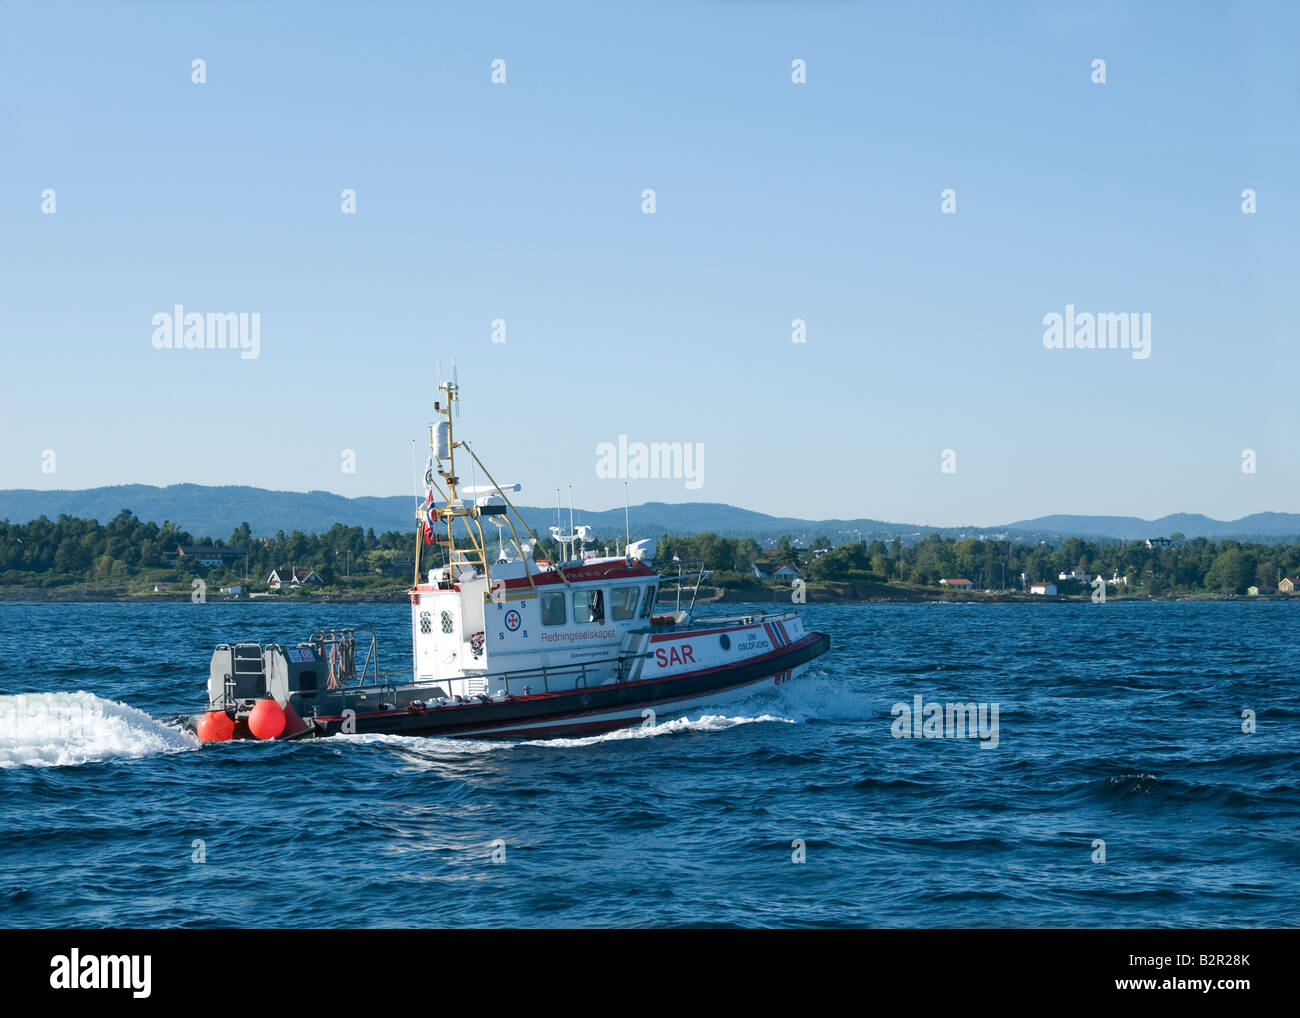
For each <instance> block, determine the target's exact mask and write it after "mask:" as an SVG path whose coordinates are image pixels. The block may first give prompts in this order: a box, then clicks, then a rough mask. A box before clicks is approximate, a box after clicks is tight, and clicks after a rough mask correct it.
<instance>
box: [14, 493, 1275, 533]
mask: <svg viewBox="0 0 1300 1018" xmlns="http://www.w3.org/2000/svg"><path fill="white" fill-rule="evenodd" d="M520 508H521V511H522V512H523V513H524V518H525V519H526V520H528V522H529V523H530V524H531V525H532V526H533V527H534V528H536V529H538V530H539V531H541V532H542V533H545V532H546V529H547V528H548V527H549V526H550V525H551V524H552V523H554V522H555V517H556V511H555V508H554V507H536V506H532V507H529V506H521V507H520ZM123 509H129V510H130V511H131V512H132V513H133V514H134V515H135V516H136V517H137V518H138V519H141V520H145V521H152V522H154V523H158V524H160V525H161V524H162V523H163V522H164V521H171V522H172V523H174V524H176V526H177V527H178V528H180V529H183V530H187V531H189V532H190V533H193V534H211V535H225V534H230V533H231V532H233V531H234V530H235V528H237V527H238V526H239V525H240V524H241V523H242V522H244V521H247V522H248V524H249V528H250V530H251V532H252V534H253V535H254V536H255V537H270V536H272V535H274V534H275V533H276V532H278V531H281V530H282V531H284V532H286V533H292V532H293V531H295V530H298V531H302V532H303V533H317V534H319V533H324V532H325V531H327V530H329V528H330V527H331V526H333V525H334V524H336V523H343V524H345V525H347V526H350V527H360V528H362V529H363V530H369V529H374V530H375V532H376V533H383V532H385V531H389V530H397V531H408V530H412V529H414V526H415V499H414V497H413V496H410V495H394V496H389V497H374V496H367V497H360V498H346V497H344V496H342V495H336V494H334V493H332V492H328V491H310V492H298V491H270V490H268V489H265V488H252V487H243V486H233V485H221V486H208V485H199V484H173V485H169V486H167V487H161V488H160V487H155V486H153V485H146V484H129V485H115V486H112V487H102V488H89V489H84V490H80V491H74V490H51V491H38V490H34V489H12V490H7V491H0V520H8V521H9V522H11V523H27V522H29V521H31V520H34V519H37V518H39V517H41V516H45V517H47V518H48V519H50V520H56V519H58V517H59V516H60V515H65V514H66V515H68V516H74V517H77V518H80V519H93V520H98V521H99V522H100V523H104V524H107V523H108V522H109V521H110V520H112V519H113V518H114V517H115V516H117V514H118V513H120V512H121V511H122V510H123ZM562 515H563V522H564V523H566V524H567V522H568V509H567V508H566V509H565V510H563V514H562ZM575 515H576V517H577V519H578V521H579V522H582V523H586V524H588V525H590V526H593V527H594V528H595V529H596V532H597V534H598V535H599V536H600V537H601V538H602V539H608V540H611V541H612V540H613V539H614V538H615V537H621V536H622V534H623V529H624V520H623V510H622V509H621V508H620V509H611V510H607V511H603V512H592V511H589V510H585V509H580V510H578V511H577V512H576V514H575ZM629 515H630V517H631V530H632V534H633V537H637V536H642V537H644V536H658V535H660V534H700V533H714V534H718V535H720V536H723V537H749V538H754V539H755V540H757V541H759V542H760V543H762V544H765V545H770V544H774V543H775V542H776V541H777V540H779V539H780V538H781V537H782V536H790V537H792V538H795V539H797V540H800V541H803V542H804V543H805V544H810V543H811V542H812V541H813V540H815V539H816V538H817V537H820V536H825V537H828V538H829V539H830V540H831V541H832V542H833V543H835V544H841V543H844V542H846V541H859V540H868V541H870V540H885V541H888V540H892V539H893V538H895V537H899V538H902V539H903V541H904V542H905V543H910V542H912V541H916V540H919V539H921V538H923V537H925V536H927V535H930V534H939V535H942V536H945V537H985V538H1009V539H1016V540H1045V541H1050V542H1059V541H1061V540H1063V539H1064V538H1066V537H1085V538H1090V539H1110V540H1142V539H1145V538H1148V537H1158V536H1168V535H1170V534H1174V533H1179V534H1182V535H1183V536H1185V537H1188V538H1195V537H1206V538H1210V539H1213V540H1222V539H1224V538H1234V539H1238V540H1250V539H1255V540H1268V541H1297V540H1300V515H1297V514H1294V513H1276V512H1273V513H1256V514H1254V515H1251V516H1246V517H1243V518H1241V519H1239V520H1231V521H1222V520H1215V519H1211V518H1210V517H1208V516H1202V515H1200V514H1187V513H1181V514H1177V515H1173V516H1165V517H1161V518H1160V519H1156V520H1143V519H1139V518H1137V517H1131V516H1072V515H1058V516H1043V517H1038V518H1036V519H1028V520H1020V521H1018V522H1015V523H1009V524H1005V525H1002V526H995V527H933V526H927V525H925V524H917V523H887V522H883V521H881V520H873V519H849V520H841V519H831V520H812V519H801V518H792V517H776V516H769V515H767V514H766V513H759V512H753V511H751V510H748V509H741V508H738V507H736V506H731V505H725V504H722V503H717V502H684V503H677V504H670V503H665V502H647V503H644V504H642V505H635V506H632V507H631V509H630V513H629Z"/></svg>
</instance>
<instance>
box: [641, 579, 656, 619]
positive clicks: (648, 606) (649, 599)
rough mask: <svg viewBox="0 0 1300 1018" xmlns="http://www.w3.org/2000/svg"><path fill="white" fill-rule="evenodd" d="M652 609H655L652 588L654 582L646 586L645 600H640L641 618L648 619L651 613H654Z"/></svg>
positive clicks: (653, 590)
mask: <svg viewBox="0 0 1300 1018" xmlns="http://www.w3.org/2000/svg"><path fill="white" fill-rule="evenodd" d="M654 610H655V588H654V584H651V585H650V586H648V587H646V589H645V600H644V601H643V602H641V617H642V618H643V619H648V618H649V617H650V616H651V615H653V614H654Z"/></svg>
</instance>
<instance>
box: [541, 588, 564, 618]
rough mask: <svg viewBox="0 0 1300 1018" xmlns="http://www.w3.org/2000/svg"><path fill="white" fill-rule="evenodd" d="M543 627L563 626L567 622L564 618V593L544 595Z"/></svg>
mask: <svg viewBox="0 0 1300 1018" xmlns="http://www.w3.org/2000/svg"><path fill="white" fill-rule="evenodd" d="M541 602H542V625H544V626H562V625H564V622H565V616H564V591H562V590H560V591H556V592H555V593H552V594H542V595H541Z"/></svg>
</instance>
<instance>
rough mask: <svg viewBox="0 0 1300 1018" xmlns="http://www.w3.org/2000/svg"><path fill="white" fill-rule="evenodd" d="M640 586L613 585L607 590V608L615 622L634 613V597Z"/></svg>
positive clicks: (637, 593)
mask: <svg viewBox="0 0 1300 1018" xmlns="http://www.w3.org/2000/svg"><path fill="white" fill-rule="evenodd" d="M640 593H641V588H640V587H615V588H614V589H613V590H611V591H610V592H609V610H610V611H611V612H612V613H613V616H614V621H615V622H623V621H625V620H626V619H630V618H631V617H632V616H633V615H635V614H636V599H637V596H638V595H639V594H640Z"/></svg>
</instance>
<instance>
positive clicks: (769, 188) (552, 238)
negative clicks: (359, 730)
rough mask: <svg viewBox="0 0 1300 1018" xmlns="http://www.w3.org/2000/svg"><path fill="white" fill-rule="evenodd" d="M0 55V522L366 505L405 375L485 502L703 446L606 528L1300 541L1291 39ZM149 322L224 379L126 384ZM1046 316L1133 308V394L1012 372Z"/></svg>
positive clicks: (1039, 351) (173, 32) (100, 37)
mask: <svg viewBox="0 0 1300 1018" xmlns="http://www.w3.org/2000/svg"><path fill="white" fill-rule="evenodd" d="M607 7H611V8H615V9H606V8H607ZM0 17H2V18H3V32H2V34H0V101H2V102H3V106H2V108H0V278H2V280H3V282H0V298H2V304H0V341H2V342H3V351H4V356H5V367H4V370H3V372H0V399H2V400H3V411H2V413H3V417H2V419H0V424H2V426H3V430H4V441H3V443H0V488H19V487H23V488H51V487H57V488H84V487H92V486H96V485H102V484H119V483H132V482H140V483H151V484H168V483H174V482H180V481H193V482H199V483H205V484H251V485H258V486H264V487H270V488H284V489H294V490H306V489H316V488H319V489H326V490H331V491H337V492H340V493H342V494H345V495H361V494H375V495H379V494H398V493H405V492H409V491H410V490H411V476H410V475H411V469H410V440H411V438H412V437H415V436H416V435H418V434H420V433H421V431H422V427H423V425H424V424H425V423H426V422H428V421H429V420H430V419H431V403H432V401H433V399H434V391H433V386H434V381H435V377H434V360H435V358H437V357H439V356H441V357H442V358H443V362H444V364H448V363H449V362H450V360H451V358H452V357H455V358H457V360H458V363H459V371H460V380H461V383H462V386H463V388H464V395H465V402H464V415H463V417H462V419H461V422H460V423H461V426H462V429H463V434H464V436H465V437H469V438H471V439H472V441H473V442H474V444H475V447H476V449H477V450H478V451H479V452H480V454H481V455H483V456H485V458H486V459H487V461H488V463H489V465H490V466H491V467H493V469H494V472H495V473H496V475H497V477H498V479H499V480H503V481H504V480H511V481H519V482H521V483H522V484H523V485H524V495H523V496H521V497H522V500H523V501H524V502H525V503H527V504H548V503H550V502H552V501H553V499H554V489H555V488H556V487H557V486H560V487H564V488H566V489H567V486H568V485H569V484H572V485H573V488H574V497H575V500H576V501H577V503H578V504H579V505H585V506H589V507H591V508H609V507H613V506H616V505H619V504H621V503H622V500H623V484H622V482H621V481H619V480H606V479H601V478H598V477H597V476H596V455H595V450H596V446H597V444H598V443H600V442H605V441H609V442H616V441H617V440H618V436H619V435H620V434H626V435H627V436H628V437H629V440H630V441H633V442H635V441H645V442H671V441H680V442H691V443H697V442H698V443H702V444H703V447H704V450H705V458H704V474H703V480H704V483H703V486H702V487H700V488H698V489H695V490H687V489H686V488H685V485H684V483H683V481H681V480H659V481H651V480H638V481H633V482H632V483H631V485H630V489H629V491H630V497H631V500H632V501H633V502H643V501H651V500H659V501H688V500H703V501H716V502H729V503H732V504H736V505H741V506H745V507H748V508H752V509H758V510H762V511H765V512H770V513H776V514H782V515H801V516H808V517H816V518H822V517H829V516H840V517H856V516H865V517H875V518H880V519H886V520H895V521H907V522H917V523H930V524H941V525H956V524H963V523H969V524H995V523H1000V522H1007V521H1010V520H1017V519H1022V518H1027V517H1032V516H1037V515H1042V514H1046V513H1053V512H1075V513H1113V514H1135V515H1141V516H1148V517H1153V516H1158V515H1161V514H1163V513H1168V512H1182V511H1187V512H1205V513H1208V514H1210V515H1212V516H1217V517H1220V518H1230V517H1236V516H1240V515H1243V514H1246V513H1249V512H1256V511H1263V510H1283V511H1295V510H1300V453H1298V452H1297V449H1296V439H1297V434H1300V429H1298V428H1297V399H1296V386H1295V382H1296V378H1297V374H1298V373H1297V367H1298V366H1300V328H1298V326H1297V310H1296V293H1297V279H1300V242H1298V241H1297V236H1298V231H1297V226H1298V225H1300V214H1298V213H1300V202H1298V199H1297V181H1298V180H1300V178H1298V177H1297V166H1300V160H1298V159H1297V156H1298V155H1300V143H1298V140H1297V139H1298V137H1300V133H1298V129H1300V114H1298V112H1297V109H1298V98H1300V84H1298V80H1300V75H1298V73H1297V65H1298V57H1297V51H1296V47H1295V40H1296V38H1297V28H1298V27H1300V17H1298V16H1297V14H1296V8H1295V6H1294V5H1291V4H1283V3H1278V4H1249V5H1241V6H1232V5H1227V4H1224V5H1221V6H1216V5H1203V4H1195V5H1185V4H1173V3H1169V4H1141V5H1130V4H1118V3H1116V4H976V5H971V4H951V5H925V4H901V3H890V4H876V3H773V2H763V3H736V2H722V3H716V2H715V3H704V2H700V3H667V4H655V5H599V4H582V5H578V4H571V5H563V4H561V5H552V4H533V3H493V4H463V5H433V4H403V5H391V6H384V5H374V4H367V5H364V6H363V5H360V4H357V5H355V6H350V5H337V6H331V5H324V4H274V5H271V4H220V5H217V4H194V3H184V4H181V3H177V4H170V3H134V4H118V5H113V6H103V5H99V4H89V3H85V4H57V3H51V4H38V3H30V4H29V3H6V4H4V5H3V6H2V7H0ZM199 58H201V59H203V60H204V61H206V76H207V81H206V83H204V84H194V83H192V81H191V73H192V72H191V62H192V61H193V60H195V59H199ZM796 58H798V59H802V60H804V61H806V65H807V83H806V84H798V85H796V84H794V83H792V81H791V62H792V61H793V60H795V59H796ZM1097 58H1101V59H1104V60H1105V61H1106V78H1107V81H1106V83H1105V84H1104V85H1103V84H1094V83H1093V81H1092V80H1091V79H1092V75H1093V70H1092V61H1093V60H1094V59H1097ZM496 59H502V60H504V61H505V62H506V78H507V80H506V83H505V84H493V83H492V81H491V64H492V61H493V60H496ZM47 188H51V189H54V191H55V194H56V202H57V204H56V209H57V211H56V212H55V214H53V215H47V214H43V213H42V211H41V193H42V191H43V190H45V189H47ZM344 188H353V189H355V191H356V196H357V198H356V201H357V212H356V214H355V215H344V214H343V213H342V212H341V211H340V205H341V202H342V199H341V197H340V192H341V191H342V190H343V189H344ZM644 188H654V189H655V192H656V203H657V210H656V212H655V214H653V215H646V214H643V212H642V211H641V192H642V189H644ZM945 188H952V189H954V190H955V191H956V196H957V198H956V201H957V212H956V214H953V215H945V214H942V213H941V211H940V202H941V197H940V193H941V191H942V190H943V189H945ZM1245 188H1253V189H1254V190H1255V192H1256V194H1257V208H1258V211H1257V212H1256V214H1254V215H1246V214H1243V212H1242V211H1241V202H1242V199H1241V192H1242V191H1243V189H1245ZM178 303H179V304H183V305H184V306H185V308H186V310H187V311H200V312H228V311H236V312H240V311H242V312H250V313H251V312H258V313H260V315H261V353H260V356H259V357H258V358H257V359H255V360H241V359H240V358H239V357H238V355H237V354H234V353H231V352H229V351H219V350H205V351H195V350H157V349H155V348H154V346H153V344H152V342H151V337H152V335H153V325H152V319H153V316H154V315H155V314H156V313H158V312H164V311H170V310H171V309H172V307H173V305H175V304H178ZM1066 304H1074V305H1075V306H1076V307H1077V308H1078V310H1080V311H1091V312H1147V313H1150V314H1151V316H1152V337H1151V339H1152V353H1151V357H1150V358H1149V359H1147V360H1134V359H1133V358H1132V357H1131V356H1130V355H1129V353H1128V352H1126V351H1119V350H1106V351H1098V350H1049V349H1045V348H1044V345H1043V341H1042V336H1043V331H1044V326H1043V317H1044V315H1046V314H1049V313H1051V312H1057V313H1063V312H1064V309H1065V305H1066ZM496 318H501V319H504V320H505V321H506V328H507V332H506V336H507V341H506V342H505V343H504V344H493V343H492V342H491V338H490V327H491V322H492V320H493V319H496ZM795 318H802V319H804V320H805V321H806V322H807V330H808V331H807V342H806V343H804V344H795V343H792V342H791V338H790V335H791V321H792V320H793V319H795ZM1246 448H1250V449H1254V450H1255V452H1256V454H1257V457H1258V472H1257V473H1255V474H1254V475H1248V474H1243V472H1242V470H1241V456H1242V450H1243V449H1246ZM46 449H53V450H54V451H55V454H56V461H55V462H56V472H55V473H53V474H48V473H43V472H42V469H41V466H42V452H43V450H46ZM345 449H351V450H354V451H355V453H356V472H355V473H353V474H348V473H344V472H343V471H342V469H341V462H342V460H341V456H342V451H343V450H345ZM944 449H953V450H954V451H955V453H956V466H957V470H956V472H955V473H951V474H945V473H943V472H942V471H941V469H940V464H941V459H940V458H941V453H942V451H943V450H944ZM420 458H421V463H422V462H423V454H422V455H421V457H420ZM566 497H567V495H566ZM3 515H4V512H3V507H2V506H0V516H3Z"/></svg>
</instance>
